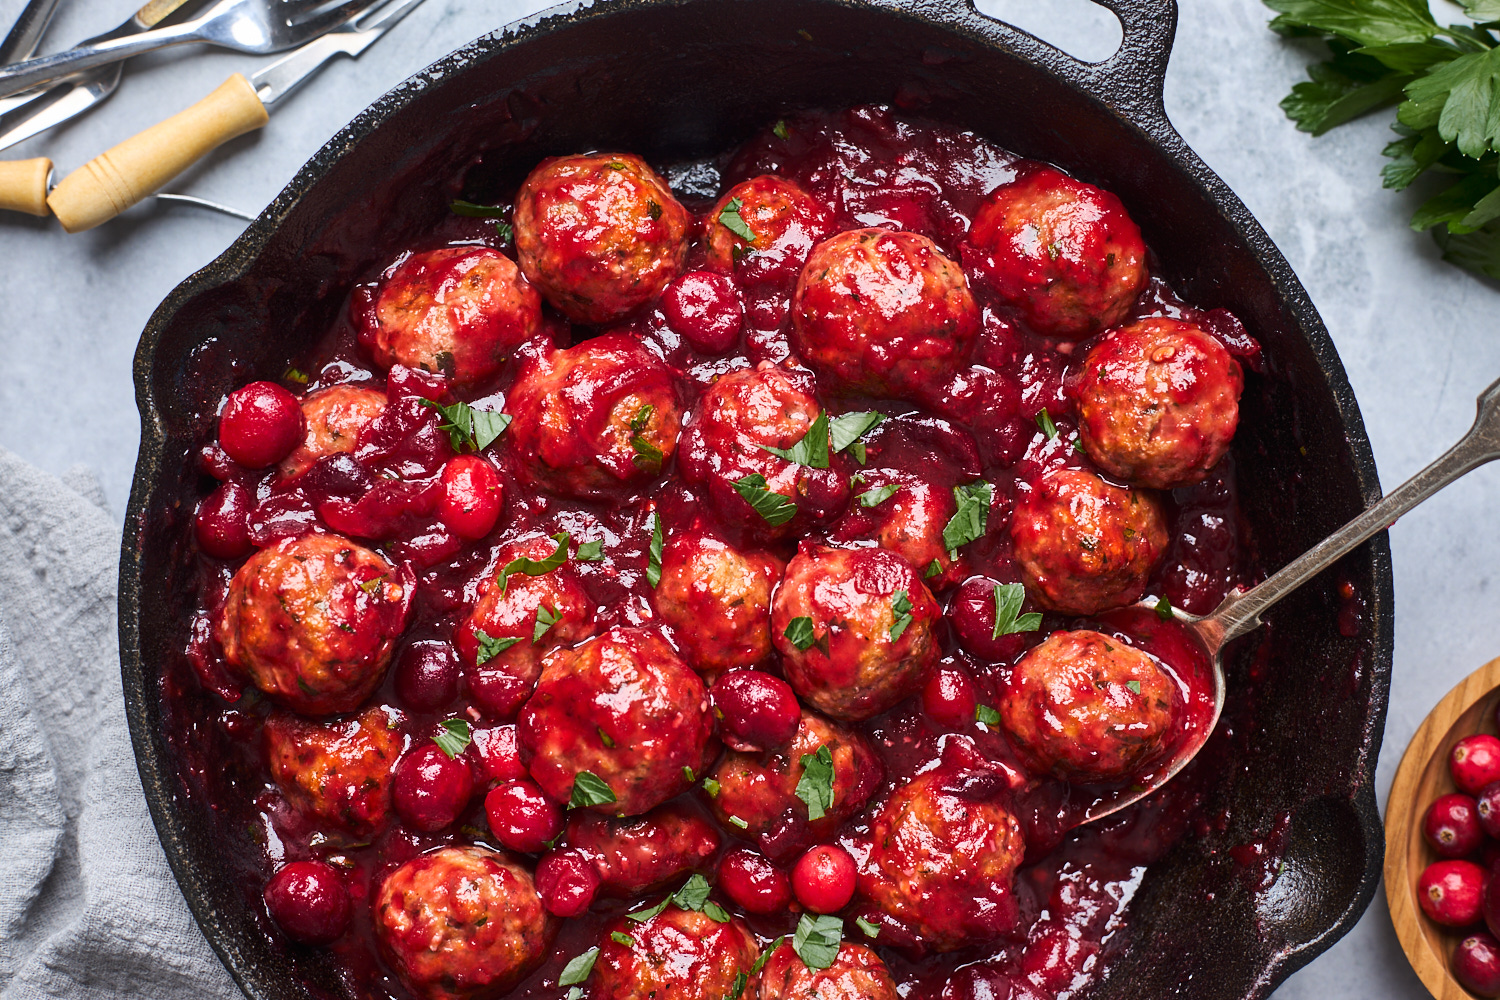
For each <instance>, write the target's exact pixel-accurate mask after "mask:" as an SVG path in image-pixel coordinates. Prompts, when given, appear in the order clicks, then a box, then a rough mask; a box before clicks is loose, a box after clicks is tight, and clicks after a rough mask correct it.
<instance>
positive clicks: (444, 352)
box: [360, 247, 542, 386]
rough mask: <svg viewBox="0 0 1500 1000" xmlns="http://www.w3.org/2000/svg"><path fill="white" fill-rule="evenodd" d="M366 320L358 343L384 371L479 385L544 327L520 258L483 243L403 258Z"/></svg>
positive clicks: (538, 300)
mask: <svg viewBox="0 0 1500 1000" xmlns="http://www.w3.org/2000/svg"><path fill="white" fill-rule="evenodd" d="M361 318H362V321H363V323H362V329H361V330H360V342H361V343H362V344H364V345H365V347H367V348H368V349H369V351H370V353H371V354H372V355H373V356H374V358H375V363H376V364H378V365H379V366H380V367H382V368H389V367H391V366H392V365H405V366H406V367H408V368H421V369H423V370H425V371H430V372H441V373H442V374H444V375H446V376H448V380H449V381H450V382H451V383H452V384H453V385H455V386H467V385H473V384H475V383H477V382H482V381H484V380H485V379H487V378H489V377H490V376H491V375H493V374H495V373H496V372H498V371H499V370H500V366H501V365H503V364H504V363H505V360H506V359H507V358H509V357H510V356H511V354H512V353H513V352H514V351H515V349H516V348H517V347H520V346H521V345H522V344H523V343H525V342H526V341H527V340H530V339H531V338H532V337H533V336H535V335H536V334H537V333H538V332H539V331H540V330H541V328H542V298H541V296H540V295H538V294H537V291H536V289H535V288H533V287H531V285H530V283H528V282H527V280H526V278H525V277H523V276H522V274H521V272H520V270H519V269H517V267H516V265H515V262H514V261H512V260H511V259H510V258H509V257H507V256H505V255H504V254H502V253H500V252H499V251H496V250H490V249H488V248H486V247H446V248H444V249H442V250H432V251H429V252H427V253H417V254H412V255H411V256H409V257H407V258H405V259H404V260H402V261H401V262H400V263H398V264H397V265H396V266H395V267H394V268H392V269H391V271H390V272H389V273H388V274H387V275H386V277H385V279H384V280H383V281H382V282H381V284H380V290H379V291H378V292H377V293H376V295H375V301H374V303H373V306H372V307H371V308H370V309H369V310H368V311H367V312H366V313H365V314H364V316H363V317H361Z"/></svg>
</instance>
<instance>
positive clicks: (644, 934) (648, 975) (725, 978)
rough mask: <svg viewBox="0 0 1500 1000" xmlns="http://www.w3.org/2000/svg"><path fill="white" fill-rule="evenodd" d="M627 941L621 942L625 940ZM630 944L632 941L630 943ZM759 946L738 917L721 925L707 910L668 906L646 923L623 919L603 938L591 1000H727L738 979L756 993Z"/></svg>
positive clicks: (748, 993) (745, 988)
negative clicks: (705, 911)
mask: <svg viewBox="0 0 1500 1000" xmlns="http://www.w3.org/2000/svg"><path fill="white" fill-rule="evenodd" d="M622 939H623V940H622ZM627 942H628V943H627ZM759 957H760V946H759V945H757V944H756V943H755V938H754V936H753V935H751V933H750V930H749V929H748V928H747V927H746V926H745V924H744V922H743V921H741V920H739V919H738V918H735V919H732V920H730V921H729V922H728V923H723V924H721V923H719V922H718V921H716V920H714V919H713V918H712V917H710V916H708V914H706V913H699V912H696V911H693V910H682V909H679V908H677V907H675V906H669V907H667V908H666V909H665V910H663V911H662V912H661V913H659V914H657V915H656V916H654V917H652V918H651V919H650V920H647V921H645V922H644V923H636V922H635V921H633V920H630V919H628V918H625V917H621V918H619V919H618V920H616V921H615V922H614V923H612V924H610V925H609V933H607V934H606V935H605V936H604V938H603V939H602V940H601V941H600V942H599V957H598V959H597V960H596V961H595V962H594V978H593V984H592V986H591V987H590V994H589V995H590V996H591V997H592V1000H725V998H726V997H731V996H733V995H734V992H735V991H734V984H735V979H736V977H738V976H744V977H745V983H744V986H743V993H742V995H743V996H746V997H753V996H755V990H756V987H757V986H758V982H759V980H758V978H757V976H756V974H755V973H753V972H751V971H750V970H751V967H752V966H753V965H755V960H756V959H757V958H759Z"/></svg>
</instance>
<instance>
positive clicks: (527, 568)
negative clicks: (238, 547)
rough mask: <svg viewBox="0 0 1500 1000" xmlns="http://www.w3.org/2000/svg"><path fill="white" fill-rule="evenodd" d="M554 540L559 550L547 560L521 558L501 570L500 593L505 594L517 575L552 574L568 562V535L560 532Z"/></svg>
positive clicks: (554, 536)
mask: <svg viewBox="0 0 1500 1000" xmlns="http://www.w3.org/2000/svg"><path fill="white" fill-rule="evenodd" d="M552 540H553V541H554V542H556V543H557V548H555V549H553V550H552V554H551V555H550V556H548V557H547V558H545V559H528V558H526V557H525V556H521V557H519V558H517V559H512V560H511V561H510V562H508V563H506V564H505V565H504V566H503V567H502V568H501V570H500V575H499V576H498V577H497V578H496V579H497V581H498V582H499V584H500V593H502V594H503V593H505V588H506V587H507V586H508V585H509V581H510V578H511V577H513V576H515V575H516V574H517V573H525V574H526V575H527V576H542V575H543V574H545V573H550V572H552V571H553V570H555V569H557V567H559V566H561V565H562V564H563V563H565V562H567V561H568V540H569V539H568V533H567V532H566V531H560V532H558V533H557V534H555V535H553V536H552Z"/></svg>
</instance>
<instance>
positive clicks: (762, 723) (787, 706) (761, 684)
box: [709, 670, 802, 752]
mask: <svg viewBox="0 0 1500 1000" xmlns="http://www.w3.org/2000/svg"><path fill="white" fill-rule="evenodd" d="M709 696H710V697H711V698H712V699H713V705H714V716H715V717H716V718H717V719H718V720H719V736H720V738H722V739H723V740H724V742H725V743H726V744H728V746H729V747H730V749H732V750H743V751H749V752H753V751H757V750H768V749H770V748H771V747H779V746H783V745H785V744H787V743H790V742H791V739H792V737H793V736H796V735H797V726H798V724H799V723H800V722H801V721H802V706H801V705H798V704H797V695H796V693H795V692H794V691H793V690H792V686H791V685H790V684H788V683H787V682H786V681H784V680H782V679H781V678H780V677H776V676H775V675H773V674H768V673H765V672H764V671H761V670H735V671H732V672H731V673H727V674H725V675H724V676H723V677H720V678H719V679H718V680H717V681H715V682H714V686H713V689H712V690H711V691H710V692H709Z"/></svg>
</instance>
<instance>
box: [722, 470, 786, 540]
mask: <svg viewBox="0 0 1500 1000" xmlns="http://www.w3.org/2000/svg"><path fill="white" fill-rule="evenodd" d="M733 485H734V491H735V492H736V493H738V494H739V495H740V497H741V498H742V499H743V500H744V501H745V502H746V503H747V504H749V505H750V506H751V507H752V508H754V510H755V513H757V514H759V515H760V516H761V518H762V519H763V520H764V521H765V522H766V523H767V524H769V525H770V526H771V527H773V528H776V527H780V526H781V525H783V524H786V523H787V522H788V521H790V520H791V519H792V518H794V517H796V516H797V505H796V504H794V503H792V502H791V501H790V500H788V499H787V498H786V497H784V496H782V495H781V494H780V493H772V492H771V491H770V490H768V489H766V477H765V476H763V475H761V474H760V473H759V472H753V473H751V474H750V475H748V476H745V477H744V478H742V479H737V480H735V482H734V484H733Z"/></svg>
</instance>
